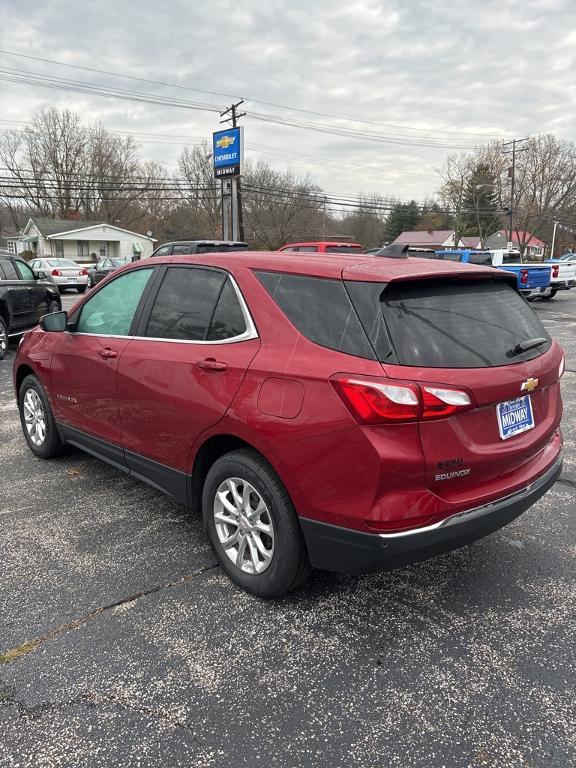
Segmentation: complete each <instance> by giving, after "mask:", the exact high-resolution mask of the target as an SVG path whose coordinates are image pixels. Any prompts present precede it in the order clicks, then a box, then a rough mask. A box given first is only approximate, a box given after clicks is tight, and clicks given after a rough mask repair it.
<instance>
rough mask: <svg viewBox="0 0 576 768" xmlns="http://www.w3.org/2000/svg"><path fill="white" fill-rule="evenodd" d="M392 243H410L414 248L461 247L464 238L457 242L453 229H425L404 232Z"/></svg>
mask: <svg viewBox="0 0 576 768" xmlns="http://www.w3.org/2000/svg"><path fill="white" fill-rule="evenodd" d="M392 245H409V246H411V247H412V248H433V249H434V248H438V249H440V248H461V247H462V240H458V242H456V233H455V231H454V230H453V229H424V230H422V231H421V232H417V231H414V232H402V233H401V234H399V235H398V237H397V238H396V240H394V241H393V243H392Z"/></svg>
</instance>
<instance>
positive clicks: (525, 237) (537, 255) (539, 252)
mask: <svg viewBox="0 0 576 768" xmlns="http://www.w3.org/2000/svg"><path fill="white" fill-rule="evenodd" d="M512 242H513V244H514V248H517V249H518V250H519V251H520V253H521V254H522V256H526V257H527V258H529V259H536V260H537V259H542V258H543V257H544V250H545V248H546V243H544V242H543V241H542V240H540V239H539V238H538V237H535V236H534V235H533V234H531V233H530V232H524V231H521V230H514V232H513V233H512ZM507 245H508V232H507V231H506V230H505V229H500V230H498V232H494V234H493V235H490V237H489V238H487V240H486V248H495V249H500V248H506V247H507Z"/></svg>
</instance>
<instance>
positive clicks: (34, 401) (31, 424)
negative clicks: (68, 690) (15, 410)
mask: <svg viewBox="0 0 576 768" xmlns="http://www.w3.org/2000/svg"><path fill="white" fill-rule="evenodd" d="M22 407H23V410H24V424H25V425H26V431H27V432H28V436H29V438H30V440H31V441H32V442H33V443H34V445H36V446H38V447H40V446H41V445H42V443H43V442H44V440H45V439H46V413H45V411H44V406H43V405H42V400H41V399H40V396H39V395H38V393H37V392H36V390H34V389H29V390H28V391H27V392H26V394H25V395H24V401H23V403H22Z"/></svg>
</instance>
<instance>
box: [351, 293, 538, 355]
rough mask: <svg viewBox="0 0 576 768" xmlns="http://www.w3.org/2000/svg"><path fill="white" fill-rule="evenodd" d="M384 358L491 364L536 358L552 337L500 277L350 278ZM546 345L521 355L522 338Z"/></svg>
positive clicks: (357, 302) (357, 303)
mask: <svg viewBox="0 0 576 768" xmlns="http://www.w3.org/2000/svg"><path fill="white" fill-rule="evenodd" d="M347 287H348V291H349V292H350V295H351V297H352V300H353V302H354V304H355V306H356V308H357V310H358V313H359V315H360V318H361V320H362V322H363V324H364V327H365V328H366V330H367V332H368V335H369V336H370V339H371V341H372V344H373V346H374V347H375V349H376V350H377V352H378V355H379V357H380V360H382V361H384V360H388V362H396V363H398V364H400V365H411V366H423V367H426V368H489V367H493V366H498V365H510V364H511V363H517V362H522V361H524V360H530V359H532V358H534V357H538V356H539V355H541V354H542V353H543V352H545V351H546V350H547V349H549V348H550V344H551V342H550V337H549V335H548V333H547V332H546V330H545V328H544V326H543V325H542V323H541V322H540V320H539V319H538V317H537V315H536V314H535V313H534V312H533V310H532V309H531V308H530V306H529V305H528V304H527V303H526V301H525V300H524V299H523V298H522V297H521V296H520V295H519V294H518V293H517V291H515V290H514V288H512V287H511V286H510V285H508V284H506V283H504V282H500V281H496V280H494V281H491V280H486V281H484V280H483V281H476V280H474V281H458V282H447V281H445V280H443V281H439V280H426V281H420V282H399V283H392V284H390V285H389V286H388V287H386V288H385V289H384V290H383V286H382V283H353V282H348V283H347ZM535 338H545V339H546V340H547V341H546V343H545V344H542V345H541V346H538V347H537V348H535V349H530V350H528V351H526V352H523V353H521V354H518V355H512V353H511V350H513V349H514V347H516V345H517V344H518V343H519V342H521V341H526V340H528V339H535Z"/></svg>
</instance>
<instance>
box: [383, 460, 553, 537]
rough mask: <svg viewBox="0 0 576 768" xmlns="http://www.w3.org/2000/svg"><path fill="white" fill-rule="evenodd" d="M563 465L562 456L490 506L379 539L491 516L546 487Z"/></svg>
mask: <svg viewBox="0 0 576 768" xmlns="http://www.w3.org/2000/svg"><path fill="white" fill-rule="evenodd" d="M561 463H562V456H560V457H559V458H558V459H557V460H556V461H555V462H554V464H553V465H552V466H551V467H550V469H548V470H546V472H545V473H544V474H543V475H540V477H538V478H537V479H536V480H533V481H532V482H531V483H529V484H528V485H527V486H525V487H524V488H521V489H520V490H519V491H514V493H511V494H509V495H508V496H502V497H501V498H500V499H496V500H495V501H491V502H490V503H488V504H483V505H482V506H481V507H474V508H473V509H465V510H464V511H463V512H456V513H455V514H453V515H450V517H446V518H444V520H440V521H439V522H438V523H433V524H432V525H426V526H423V527H422V528H413V529H412V530H410V531H400V532H399V533H379V534H378V537H379V538H381V539H399V538H403V537H405V536H417V535H418V534H420V533H430V531H437V530H438V529H439V528H448V527H450V526H452V525H458V524H460V523H465V522H468V520H474V519H475V518H477V517H483V516H484V515H489V514H490V513H491V512H493V511H494V508H495V507H498V506H500V505H501V504H502V503H503V502H506V501H511V500H513V499H518V500H520V499H522V498H523V497H524V496H527V495H528V494H529V493H530V492H532V491H534V490H537V489H538V488H540V487H541V486H542V485H545V484H546V483H547V481H548V480H549V479H550V477H552V475H554V473H555V472H556V470H557V469H558V466H559V465H560V464H561Z"/></svg>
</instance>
